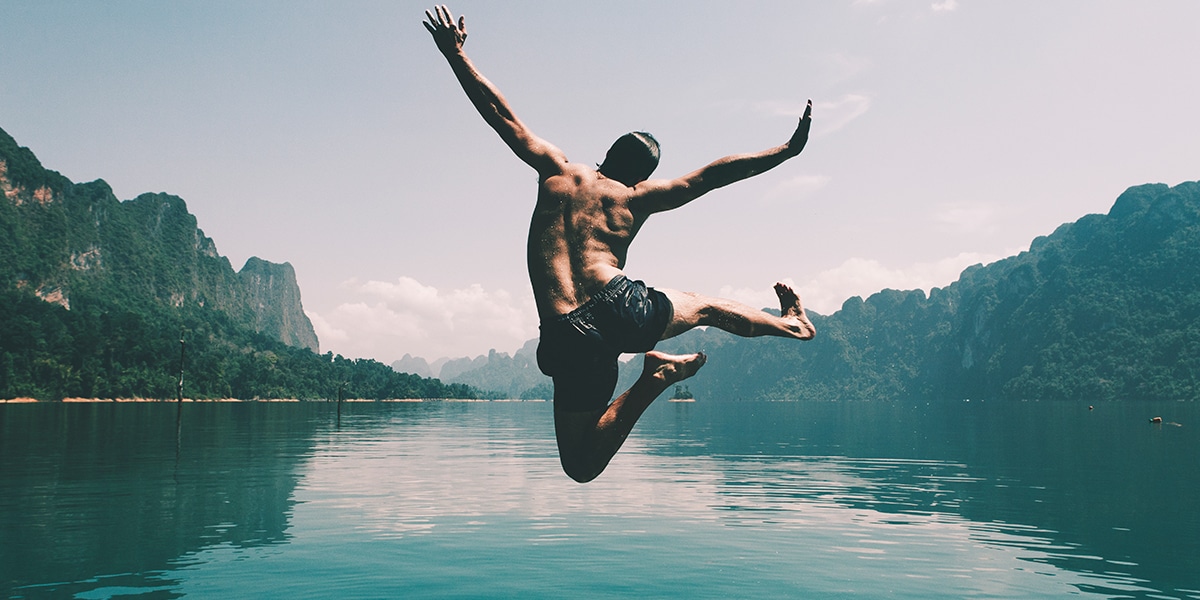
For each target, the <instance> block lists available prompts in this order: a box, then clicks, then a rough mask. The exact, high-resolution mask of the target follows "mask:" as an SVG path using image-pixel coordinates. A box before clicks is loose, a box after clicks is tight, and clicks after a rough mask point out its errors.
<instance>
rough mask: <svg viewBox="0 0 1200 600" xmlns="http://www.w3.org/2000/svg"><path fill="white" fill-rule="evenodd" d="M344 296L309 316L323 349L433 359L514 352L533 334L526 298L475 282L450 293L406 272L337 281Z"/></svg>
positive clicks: (384, 358)
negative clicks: (375, 278)
mask: <svg viewBox="0 0 1200 600" xmlns="http://www.w3.org/2000/svg"><path fill="white" fill-rule="evenodd" d="M342 289H344V290H346V293H347V296H348V297H347V298H346V300H345V301H344V302H342V303H341V304H339V305H338V306H337V307H335V308H334V309H333V310H332V311H331V312H329V313H327V314H316V313H309V318H310V319H311V320H312V321H313V328H314V329H316V330H317V335H318V337H319V338H320V340H321V347H322V349H325V350H329V351H332V352H335V353H338V354H342V355H343V356H348V357H355V358H358V357H365V358H375V359H378V360H380V361H383V362H391V361H393V360H395V359H397V358H400V357H401V356H403V355H404V354H406V353H408V354H412V355H414V356H421V357H423V358H426V359H428V360H434V359H437V358H440V357H443V356H448V357H451V358H457V357H461V356H472V357H473V356H476V355H479V354H482V353H484V352H486V351H487V350H488V349H496V350H498V351H500V352H509V353H511V352H513V351H515V350H516V349H517V348H519V347H520V346H521V345H522V344H524V343H525V342H526V341H527V340H529V339H532V338H534V337H536V336H537V324H538V319H537V310H536V308H535V307H534V304H533V297H532V295H531V294H530V295H527V296H525V297H520V298H518V297H514V296H513V295H512V294H511V293H509V292H508V291H506V290H493V291H489V290H485V289H483V287H482V286H480V285H478V284H473V285H470V286H467V287H466V288H462V289H454V290H449V291H443V290H438V289H437V288H435V287H432V286H428V285H424V284H422V283H421V282H419V281H417V280H415V279H412V278H411V277H401V278H399V279H398V280H396V281H367V282H365V283H360V282H358V281H355V280H351V281H347V282H345V283H343V285H342Z"/></svg>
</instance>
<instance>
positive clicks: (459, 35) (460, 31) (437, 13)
mask: <svg viewBox="0 0 1200 600" xmlns="http://www.w3.org/2000/svg"><path fill="white" fill-rule="evenodd" d="M425 17H426V18H428V19H429V21H421V24H422V25H424V26H425V29H428V30H429V33H430V35H432V36H433V41H434V42H435V43H437V47H438V50H441V51H442V54H447V55H448V54H451V53H454V52H457V51H459V50H461V49H462V45H463V42H465V41H467V23H466V16H463V15H459V17H458V24H457V25H455V23H454V16H453V15H451V14H450V9H448V8H446V5H444V4H443V5H441V6H435V7H433V12H432V13H430V12H429V11H425Z"/></svg>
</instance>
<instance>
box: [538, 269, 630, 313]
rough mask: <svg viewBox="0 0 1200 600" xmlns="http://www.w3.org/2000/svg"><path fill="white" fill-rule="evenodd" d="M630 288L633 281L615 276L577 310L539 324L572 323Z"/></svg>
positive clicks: (621, 276) (622, 276)
mask: <svg viewBox="0 0 1200 600" xmlns="http://www.w3.org/2000/svg"><path fill="white" fill-rule="evenodd" d="M632 286H633V281H632V280H630V279H629V278H628V277H626V276H624V275H617V276H616V277H613V278H612V279H610V280H608V283H606V284H604V289H602V290H600V291H599V292H596V293H595V294H593V295H592V297H591V298H588V301H587V302H584V303H583V304H580V305H579V308H576V309H575V310H573V311H571V312H569V313H567V314H565V315H558V316H557V317H554V318H552V319H547V320H545V321H542V323H541V324H542V325H556V324H559V323H569V322H571V321H574V320H575V319H578V318H579V317H581V316H583V315H586V314H587V313H588V312H590V311H591V310H592V307H594V306H596V305H597V304H600V303H602V302H610V301H612V300H613V299H614V298H616V297H618V296H620V295H621V294H624V293H625V291H626V290H628V289H629V288H630V287H632Z"/></svg>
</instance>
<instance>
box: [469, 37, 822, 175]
mask: <svg viewBox="0 0 1200 600" xmlns="http://www.w3.org/2000/svg"><path fill="white" fill-rule="evenodd" d="M464 35H465V34H464ZM810 127H812V100H809V101H808V106H807V107H805V108H804V116H803V117H800V124H799V125H797V126H796V132H795V133H793V134H792V139H790V140H788V143H787V145H788V150H789V151H791V153H792V154H793V155H796V154H800V151H801V150H803V149H804V145H805V144H807V143H808V129H809V128H810Z"/></svg>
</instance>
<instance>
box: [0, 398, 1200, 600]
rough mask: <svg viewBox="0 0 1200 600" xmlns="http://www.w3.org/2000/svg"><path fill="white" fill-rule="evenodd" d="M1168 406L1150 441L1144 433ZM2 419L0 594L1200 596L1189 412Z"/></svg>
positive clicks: (144, 409) (991, 406)
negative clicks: (601, 431) (603, 445)
mask: <svg viewBox="0 0 1200 600" xmlns="http://www.w3.org/2000/svg"><path fill="white" fill-rule="evenodd" d="M1153 416H1162V417H1163V421H1164V422H1163V423H1162V424H1151V423H1149V418H1150V417H1153ZM552 431H553V429H552V416H551V405H550V404H548V403H524V402H513V403H501V402H483V403H460V402H422V403H347V404H345V405H343V408H342V410H341V415H340V418H339V416H338V411H337V408H336V405H335V404H328V403H239V404H233V403H212V404H207V403H196V404H190V403H189V404H184V405H183V406H182V407H181V408H180V409H179V410H178V411H177V407H176V405H174V404H169V403H166V404H112V403H96V404H31V405H16V404H9V405H0V592H3V593H4V595H5V596H7V597H13V598H110V597H117V596H123V597H143V598H176V597H196V598H629V597H645V598H676V597H678V598H772V599H774V598H922V599H928V598H968V597H971V598H1059V597H1063V596H1071V595H1074V596H1084V597H1110V598H1200V403H1196V402H1182V403H1170V404H1150V403H1135V402H1123V403H1108V404H1099V405H1096V406H1095V409H1094V410H1088V407H1087V406H1086V405H1080V404H1076V403H1054V402H1029V403H980V402H956V403H938V404H928V405H926V404H920V405H913V404H896V403H885V402H853V403H721V402H716V401H704V400H703V399H701V401H700V402H696V403H691V404H687V403H668V402H665V401H660V402H659V403H656V404H655V405H654V406H652V407H651V408H650V410H649V411H648V412H647V414H646V416H645V417H644V419H643V421H642V423H640V424H639V425H638V428H637V429H635V431H634V434H633V435H632V436H631V437H630V439H629V441H628V442H627V443H626V445H625V448H624V449H623V450H622V452H621V453H620V454H618V456H617V458H616V459H615V460H614V461H613V464H612V465H611V466H610V467H609V469H608V471H607V472H605V473H604V474H603V475H601V477H600V478H599V479H598V480H596V481H595V482H593V483H590V484H587V485H579V484H576V483H574V482H573V481H571V480H570V479H568V478H567V477H566V476H565V475H563V474H562V473H561V471H560V470H559V467H558V462H557V456H556V450H555V446H554V440H553V434H552Z"/></svg>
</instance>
